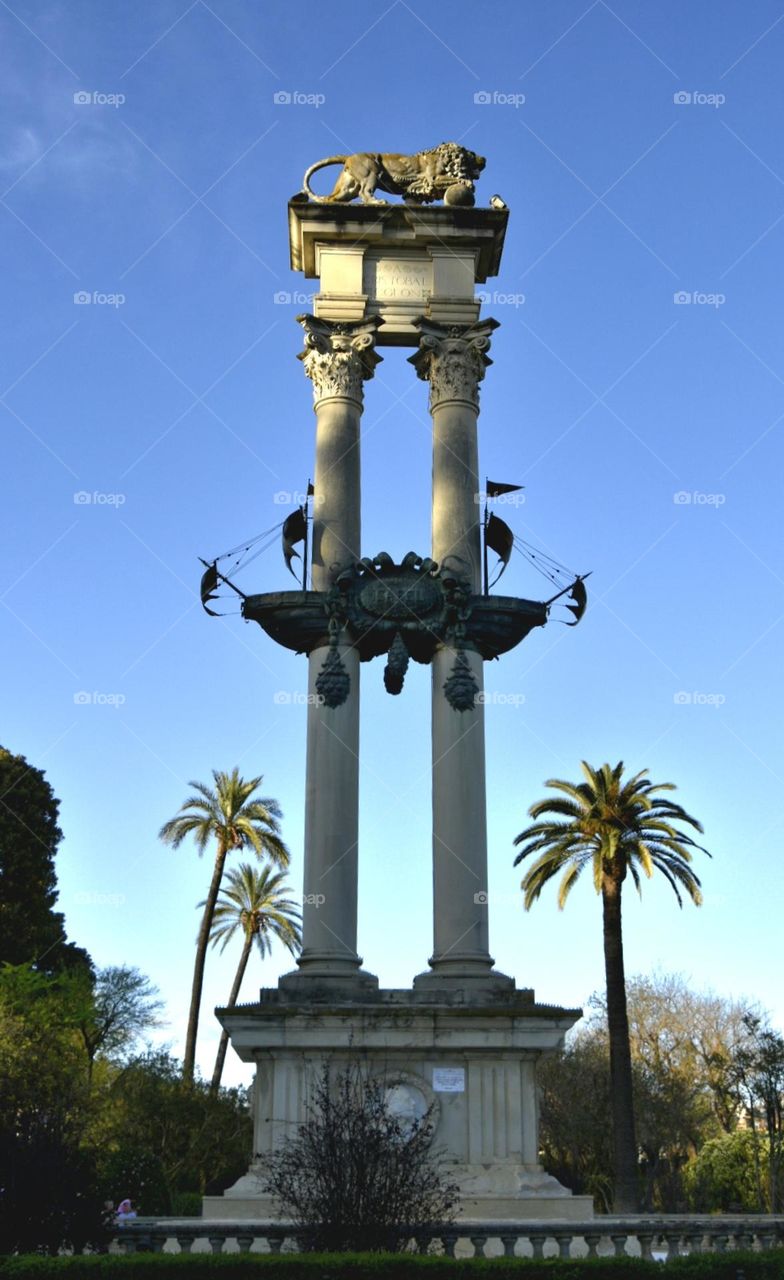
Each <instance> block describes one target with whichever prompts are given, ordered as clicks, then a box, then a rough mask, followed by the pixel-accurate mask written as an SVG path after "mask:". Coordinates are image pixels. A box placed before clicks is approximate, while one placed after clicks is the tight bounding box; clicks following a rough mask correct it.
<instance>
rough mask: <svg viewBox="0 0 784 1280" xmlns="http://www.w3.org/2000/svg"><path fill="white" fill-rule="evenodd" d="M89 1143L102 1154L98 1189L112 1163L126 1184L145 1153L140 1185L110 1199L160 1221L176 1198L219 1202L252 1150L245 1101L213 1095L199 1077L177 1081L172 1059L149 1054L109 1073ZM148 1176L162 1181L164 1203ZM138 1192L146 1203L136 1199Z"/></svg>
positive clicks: (237, 1094) (235, 1092)
mask: <svg viewBox="0 0 784 1280" xmlns="http://www.w3.org/2000/svg"><path fill="white" fill-rule="evenodd" d="M92 1141H93V1143H94V1145H95V1146H97V1147H99V1148H100V1150H101V1152H102V1153H103V1161H102V1171H103V1176H104V1183H105V1185H106V1177H107V1169H109V1170H110V1172H111V1170H112V1169H114V1168H116V1165H114V1164H113V1163H112V1162H113V1161H117V1162H119V1164H121V1165H123V1166H124V1167H125V1168H126V1169H127V1173H126V1177H130V1176H131V1175H132V1172H133V1167H134V1162H135V1161H137V1159H138V1157H139V1155H140V1154H141V1153H145V1155H146V1157H149V1158H150V1161H151V1163H150V1162H149V1161H148V1163H147V1164H146V1165H145V1166H144V1168H140V1171H139V1177H140V1184H139V1185H136V1184H134V1185H131V1186H128V1185H126V1186H124V1187H123V1186H119V1185H115V1187H114V1190H112V1191H111V1192H110V1193H111V1194H113V1195H115V1194H116V1195H118V1196H120V1195H122V1196H129V1197H130V1198H131V1199H132V1200H133V1199H134V1198H139V1199H142V1200H143V1202H145V1203H149V1204H150V1207H151V1211H152V1212H154V1213H166V1212H169V1211H170V1210H169V1206H170V1205H173V1204H174V1203H175V1202H176V1200H177V1197H178V1195H179V1194H180V1193H182V1192H186V1191H191V1192H198V1193H199V1194H200V1195H205V1194H215V1195H218V1194H219V1193H220V1192H222V1191H224V1190H225V1189H226V1187H227V1186H230V1185H231V1183H233V1182H236V1180H237V1178H238V1177H239V1176H240V1175H241V1174H243V1173H245V1172H246V1171H247V1169H248V1165H249V1164H250V1158H251V1147H252V1128H251V1121H250V1111H249V1107H248V1099H247V1094H246V1091H245V1090H244V1089H225V1088H224V1089H220V1090H218V1092H217V1093H214V1092H213V1091H212V1090H211V1089H210V1087H209V1085H208V1084H207V1083H206V1082H205V1081H203V1080H201V1079H200V1078H199V1077H198V1076H197V1077H195V1078H194V1079H193V1080H192V1081H189V1080H186V1079H184V1077H183V1074H182V1066H181V1064H180V1063H179V1062H178V1060H177V1059H176V1058H173V1057H171V1056H170V1055H169V1054H168V1053H166V1052H165V1051H163V1050H156V1051H149V1052H147V1053H143V1054H140V1055H138V1056H137V1057H134V1058H131V1059H130V1061H129V1062H127V1063H126V1065H125V1066H124V1067H122V1068H121V1069H118V1068H116V1067H113V1068H111V1076H110V1080H109V1082H108V1084H107V1087H106V1090H105V1094H104V1101H103V1106H102V1115H101V1117H100V1122H99V1126H97V1127H96V1130H95V1131H94V1132H93V1134H92ZM155 1169H160V1170H161V1171H162V1173H163V1185H164V1186H165V1196H164V1195H163V1193H162V1192H161V1190H160V1188H161V1183H160V1181H159V1180H158V1178H157V1175H155V1176H154V1177H153V1174H154V1172H155ZM142 1183H143V1184H144V1185H142ZM145 1187H146V1193H147V1197H148V1198H147V1199H145V1198H144V1197H142V1195H141V1193H142V1191H143V1190H145ZM156 1188H157V1190H156ZM153 1193H154V1195H153ZM154 1196H159V1197H160V1198H159V1199H158V1200H157V1201H156V1200H155V1198H154Z"/></svg>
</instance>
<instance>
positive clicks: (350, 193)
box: [303, 142, 485, 205]
mask: <svg viewBox="0 0 784 1280" xmlns="http://www.w3.org/2000/svg"><path fill="white" fill-rule="evenodd" d="M331 164H342V165H343V170H342V172H341V174H340V175H339V177H338V180H337V182H336V183H335V188H334V190H333V191H332V193H331V195H328V196H319V195H316V194H315V192H314V191H312V190H311V188H310V179H311V177H312V175H313V174H314V173H316V171H317V170H318V169H324V168H326V167H327V165H331ZM484 167H485V158H484V156H478V155H477V154H476V152H474V151H468V150H467V149H466V148H465V147H461V146H460V145H459V143H457V142H442V143H441V144H440V145H439V146H437V147H433V148H432V149H431V150H430V151H418V152H417V153H416V155H413V156H405V155H398V154H397V153H395V152H391V153H388V154H380V153H374V152H371V151H360V152H358V153H357V154H356V155H353V156H330V157H329V158H328V159H327V160H319V161H318V162H317V163H316V164H312V165H311V166H310V168H309V169H308V171H307V173H306V174H305V178H304V181H303V193H304V195H305V196H307V197H308V198H309V199H310V200H313V201H315V202H316V204H343V203H348V202H349V201H351V200H355V199H356V198H357V196H359V198H360V200H361V201H362V203H363V204H387V203H388V201H386V200H380V199H377V198H376V196H375V193H376V191H386V192H389V193H390V194H391V195H398V196H403V197H404V198H405V200H407V201H411V202H413V203H415V204H429V203H431V202H432V201H434V200H440V199H441V198H442V197H443V199H444V201H445V203H446V204H452V205H461V204H462V205H472V204H473V203H474V180H475V179H476V178H478V177H479V174H480V173H481V172H482V170H483V169H484Z"/></svg>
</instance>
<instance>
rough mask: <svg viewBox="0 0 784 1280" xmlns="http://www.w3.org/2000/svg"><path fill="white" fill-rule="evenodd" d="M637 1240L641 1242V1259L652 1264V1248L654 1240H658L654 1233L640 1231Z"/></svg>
mask: <svg viewBox="0 0 784 1280" xmlns="http://www.w3.org/2000/svg"><path fill="white" fill-rule="evenodd" d="M637 1239H638V1240H639V1242H640V1257H641V1258H644V1259H645V1260H646V1262H651V1261H652V1258H651V1248H652V1246H653V1242H654V1240H655V1239H656V1237H655V1236H654V1234H653V1232H652V1231H638V1232H637Z"/></svg>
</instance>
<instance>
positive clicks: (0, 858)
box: [0, 747, 90, 973]
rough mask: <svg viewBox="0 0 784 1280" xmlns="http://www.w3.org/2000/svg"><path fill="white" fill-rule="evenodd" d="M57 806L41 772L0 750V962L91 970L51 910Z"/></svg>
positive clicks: (51, 969)
mask: <svg viewBox="0 0 784 1280" xmlns="http://www.w3.org/2000/svg"><path fill="white" fill-rule="evenodd" d="M58 811H59V802H58V801H57V800H56V799H55V796H54V792H53V791H52V788H51V787H50V785H49V783H48V782H47V781H46V777H45V776H44V774H43V773H42V772H41V770H40V769H36V768H34V767H33V765H31V764H28V762H27V760H26V759H25V757H24V756H16V755H12V753H11V752H10V751H7V750H6V749H5V747H0V963H2V962H7V963H8V964H12V965H22V964H33V965H35V966H36V968H38V969H40V970H41V971H42V972H44V973H55V972H57V971H59V970H62V969H66V968H77V969H84V970H87V971H89V970H90V958H89V956H88V955H87V952H86V951H84V950H83V949H82V948H81V947H77V946H75V945H74V944H73V943H69V942H68V941H67V940H66V933H65V925H64V920H63V914H62V912H60V911H56V910H55V904H56V902H57V875H56V872H55V865H54V860H55V855H56V853H57V848H58V845H59V843H60V841H61V840H62V835H63V833H62V831H61V830H60V828H59V826H58Z"/></svg>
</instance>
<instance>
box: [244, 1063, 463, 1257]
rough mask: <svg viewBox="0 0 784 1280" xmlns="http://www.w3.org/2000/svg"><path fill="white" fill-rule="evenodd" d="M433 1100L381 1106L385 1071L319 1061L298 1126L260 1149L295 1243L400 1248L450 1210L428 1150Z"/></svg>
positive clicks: (450, 1191) (447, 1190)
mask: <svg viewBox="0 0 784 1280" xmlns="http://www.w3.org/2000/svg"><path fill="white" fill-rule="evenodd" d="M433 1129H434V1122H433V1112H432V1107H431V1108H429V1109H428V1110H427V1111H426V1112H425V1114H424V1115H423V1116H422V1117H421V1119H418V1120H410V1121H409V1120H407V1119H406V1120H401V1119H400V1118H398V1117H396V1116H395V1115H394V1114H393V1113H392V1112H391V1111H390V1109H389V1106H388V1102H387V1088H386V1084H385V1081H384V1080H383V1079H378V1078H376V1077H373V1076H371V1075H370V1074H369V1073H368V1072H367V1070H366V1069H365V1068H364V1066H363V1065H362V1064H361V1063H357V1062H354V1063H351V1064H349V1065H348V1066H346V1067H344V1068H343V1069H342V1070H341V1071H339V1072H337V1073H335V1074H331V1073H330V1070H329V1067H328V1066H327V1065H325V1066H324V1068H323V1071H322V1074H321V1077H320V1078H319V1079H318V1080H317V1082H316V1084H315V1087H314V1089H313V1092H312V1096H311V1098H310V1101H309V1102H308V1104H307V1108H306V1116H305V1120H304V1122H303V1124H302V1125H300V1127H299V1130H298V1132H297V1133H296V1134H295V1135H294V1136H293V1137H292V1138H290V1139H289V1140H288V1142H287V1143H285V1144H284V1145H283V1146H282V1147H281V1148H280V1149H279V1150H277V1151H275V1152H274V1153H273V1154H272V1155H271V1156H269V1157H267V1167H266V1169H265V1171H264V1172H263V1173H262V1174H260V1175H259V1176H260V1180H261V1183H262V1186H263V1188H264V1191H265V1192H266V1193H267V1194H268V1195H271V1196H272V1197H273V1199H274V1201H275V1203H276V1206H277V1208H278V1209H279V1211H280V1213H281V1214H282V1215H283V1216H284V1217H286V1218H288V1219H289V1220H290V1221H291V1222H293V1223H294V1225H295V1226H296V1228H297V1229H298V1232H299V1235H300V1242H301V1247H302V1248H304V1249H308V1250H323V1251H329V1252H333V1251H335V1252H340V1251H344V1250H357V1251H360V1252H368V1251H371V1252H375V1251H379V1250H390V1251H393V1252H398V1251H400V1250H403V1249H405V1248H406V1247H408V1245H409V1243H410V1241H411V1240H412V1239H414V1240H415V1239H416V1234H417V1227H422V1226H424V1225H426V1224H429V1223H444V1222H449V1221H451V1220H452V1218H453V1217H454V1214H455V1207H456V1205H457V1187H456V1186H454V1185H453V1184H452V1183H450V1182H449V1181H448V1180H447V1179H446V1178H445V1177H444V1176H443V1174H442V1171H441V1169H440V1167H439V1162H438V1158H437V1153H434V1152H433V1151H432V1150H431V1140H432V1137H433Z"/></svg>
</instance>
